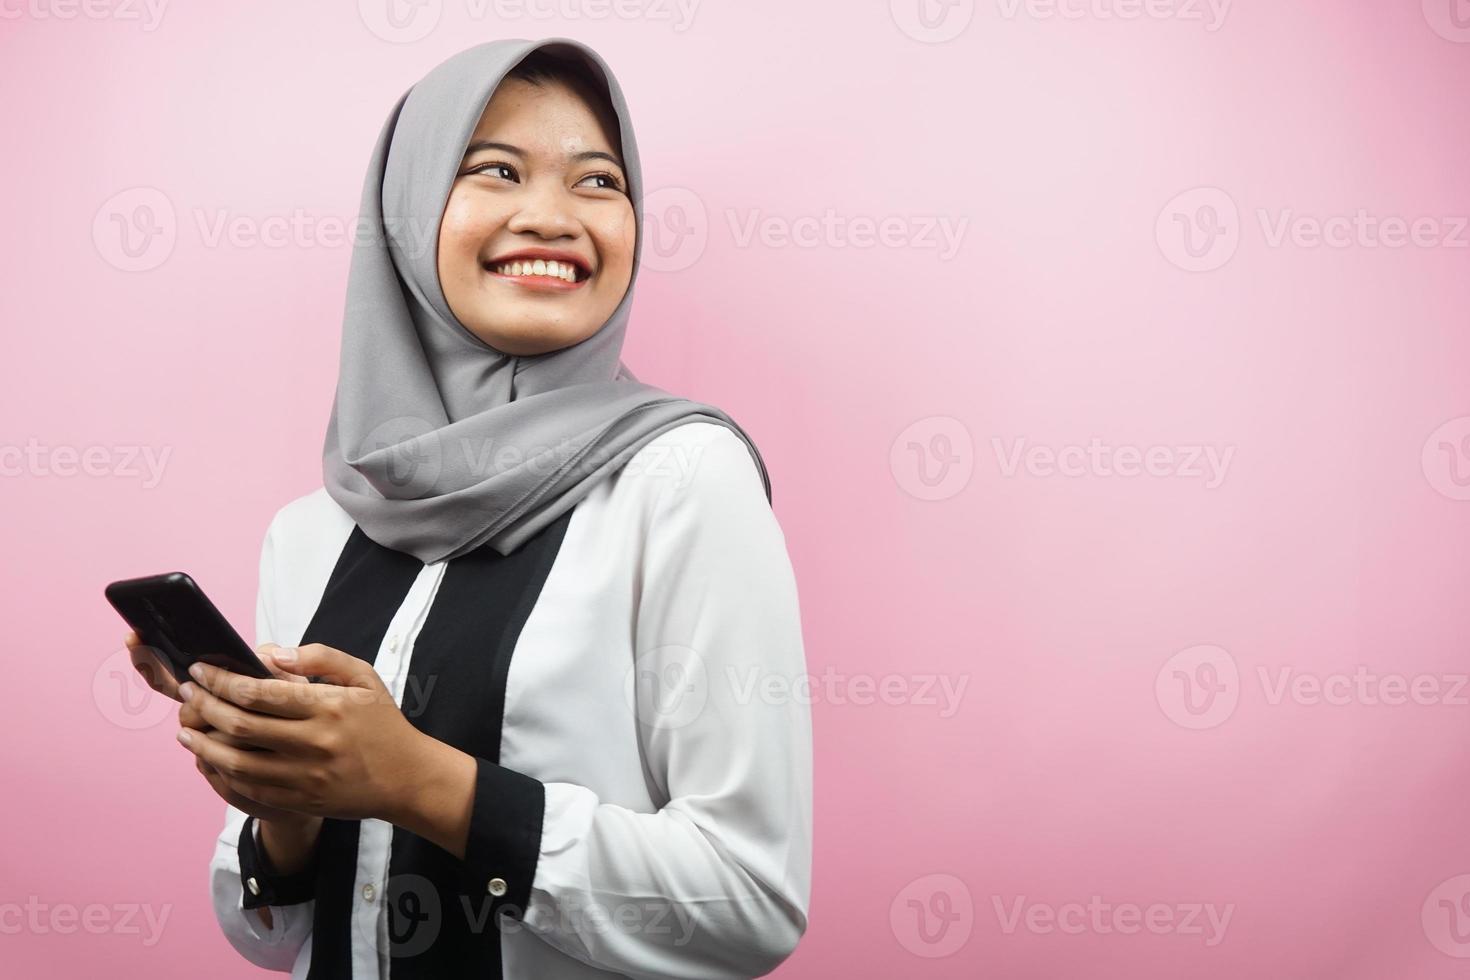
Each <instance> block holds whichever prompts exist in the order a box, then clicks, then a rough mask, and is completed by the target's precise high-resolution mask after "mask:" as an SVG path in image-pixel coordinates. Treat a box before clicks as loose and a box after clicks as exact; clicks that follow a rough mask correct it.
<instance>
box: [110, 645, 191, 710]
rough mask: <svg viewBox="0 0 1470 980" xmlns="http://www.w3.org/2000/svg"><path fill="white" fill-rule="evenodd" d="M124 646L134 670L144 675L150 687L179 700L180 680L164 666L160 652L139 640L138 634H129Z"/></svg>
mask: <svg viewBox="0 0 1470 980" xmlns="http://www.w3.org/2000/svg"><path fill="white" fill-rule="evenodd" d="M123 644H124V645H125V646H126V647H127V648H128V656H129V658H131V659H132V661H133V669H134V670H136V671H137V672H138V673H139V674H141V675H142V677H143V680H144V681H145V682H146V683H147V684H148V686H149V687H151V688H153V690H155V691H157V692H158V693H159V694H162V695H164V696H165V697H170V698H173V699H174V700H175V701H177V700H179V682H178V679H177V678H176V677H174V674H173V671H171V670H169V669H168V668H167V667H165V666H164V665H163V656H162V655H161V654H160V653H159V651H157V650H155V649H154V648H153V647H150V646H148V645H146V644H145V643H144V642H143V641H142V640H141V639H139V638H138V634H137V633H129V634H128V635H127V637H126V638H124V640H123Z"/></svg>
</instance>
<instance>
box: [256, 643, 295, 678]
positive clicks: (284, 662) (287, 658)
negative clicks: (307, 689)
mask: <svg viewBox="0 0 1470 980" xmlns="http://www.w3.org/2000/svg"><path fill="white" fill-rule="evenodd" d="M294 654H295V648H294V647H283V646H279V645H277V644H275V643H262V644H261V645H260V646H259V647H258V648H256V651H255V655H256V656H257V657H259V658H260V662H261V663H263V664H265V666H266V669H267V670H269V671H270V672H271V673H272V674H274V675H275V676H276V677H277V678H278V679H279V680H283V681H296V682H298V683H302V684H304V683H306V678H305V677H302V676H300V675H299V674H296V673H292V671H291V666H292V664H293V662H294Z"/></svg>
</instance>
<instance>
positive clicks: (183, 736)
mask: <svg viewBox="0 0 1470 980" xmlns="http://www.w3.org/2000/svg"><path fill="white" fill-rule="evenodd" d="M191 738H193V736H192V735H190V734H189V733H188V732H187V731H185V730H184V729H182V728H180V729H179V741H180V742H182V743H183V744H185V745H188V744H189V739H191Z"/></svg>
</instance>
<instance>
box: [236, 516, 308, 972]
mask: <svg viewBox="0 0 1470 980" xmlns="http://www.w3.org/2000/svg"><path fill="white" fill-rule="evenodd" d="M274 561H275V522H274V521H272V522H271V526H270V528H269V529H268V530H267V531H266V536H265V543H264V545H263V546H262V548H261V554H260V590H259V593H258V595H257V598H256V604H255V637H256V640H255V642H256V644H257V645H259V644H261V643H266V642H272V641H274V640H275V638H276V625H275V610H274V602H273V598H272V590H273V587H274V583H275V581H276V579H275V574H274ZM308 873H309V870H308V872H303V873H302V874H300V875H291V876H280V875H277V874H275V872H274V869H273V868H271V867H270V864H269V859H268V857H267V856H266V853H265V850H264V848H262V847H261V846H260V837H259V829H258V828H257V827H256V825H255V820H254V819H250V818H248V815H247V814H246V813H245V812H244V811H242V810H239V809H237V808H235V807H233V806H230V805H228V804H226V805H225V825H224V829H223V830H222V831H221V833H220V835H219V839H218V840H217V841H216V842H215V848H214V856H213V857H212V858H211V859H210V862H209V883H210V893H211V896H212V899H213V902H214V914H215V918H216V919H217V920H218V921H219V924H220V929H221V930H222V931H223V932H224V934H225V938H226V939H228V940H229V942H230V945H232V946H234V947H235V949H236V951H238V952H239V953H240V955H241V956H243V957H245V959H247V960H249V961H250V962H251V963H254V964H255V965H256V966H259V967H263V968H265V969H267V970H281V971H285V972H290V970H291V969H292V967H293V966H294V964H295V962H296V955H297V953H299V952H300V950H301V947H302V946H303V945H304V944H305V943H306V937H307V936H308V935H310V933H311V925H312V916H313V915H314V913H315V910H316V902H315V900H314V898H309V897H308V896H307V894H306V891H305V888H306V881H305V875H306V874H308ZM251 879H254V880H255V882H256V886H257V888H258V889H259V891H260V894H254V893H253V891H254V890H252V889H251V888H250V887H249V882H250V880H251ZM277 902H279V903H281V904H276V903H277ZM264 905H269V906H270V911H271V927H270V928H269V929H267V928H266V926H265V923H264V922H262V921H261V918H260V913H259V912H258V911H256V909H257V908H258V907H260V906H264Z"/></svg>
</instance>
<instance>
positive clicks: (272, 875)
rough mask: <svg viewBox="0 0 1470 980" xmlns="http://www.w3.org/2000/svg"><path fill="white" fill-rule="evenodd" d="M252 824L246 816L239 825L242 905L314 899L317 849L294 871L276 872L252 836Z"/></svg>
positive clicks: (293, 903) (289, 903)
mask: <svg viewBox="0 0 1470 980" xmlns="http://www.w3.org/2000/svg"><path fill="white" fill-rule="evenodd" d="M255 826H256V823H255V818H254V817H253V816H247V817H246V818H245V823H244V824H242V825H241V827H240V840H239V843H238V845H237V849H238V851H239V855H240V888H241V889H242V895H241V901H240V904H241V907H242V908H247V909H255V908H260V907H261V906H262V905H298V904H300V903H301V902H309V901H311V900H312V899H314V898H316V870H317V850H316V848H315V847H313V848H312V850H311V857H310V858H309V859H308V860H307V863H306V867H304V868H302V869H301V870H300V871H297V872H296V873H294V874H289V875H283V874H278V873H277V872H276V869H275V866H274V865H272V864H271V860H270V855H268V854H267V853H266V850H265V848H264V847H262V846H261V845H260V844H259V843H258V842H257V841H256V839H255Z"/></svg>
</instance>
